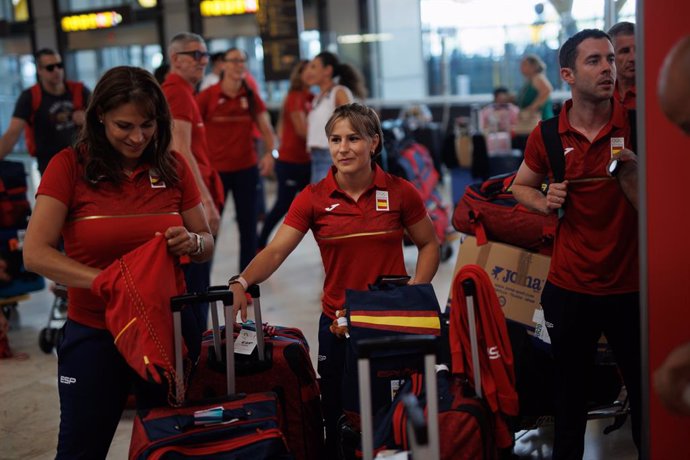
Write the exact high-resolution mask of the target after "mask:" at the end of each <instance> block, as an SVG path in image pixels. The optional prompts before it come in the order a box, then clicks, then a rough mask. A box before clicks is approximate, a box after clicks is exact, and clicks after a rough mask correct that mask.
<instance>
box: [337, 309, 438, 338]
mask: <svg viewBox="0 0 690 460" xmlns="http://www.w3.org/2000/svg"><path fill="white" fill-rule="evenodd" d="M350 324H351V325H352V327H363V328H366V329H378V330H382V331H391V332H401V333H406V334H431V335H437V336H438V335H441V321H440V319H439V317H438V313H437V312H435V311H421V310H385V311H371V310H366V311H364V310H352V311H351V312H350Z"/></svg>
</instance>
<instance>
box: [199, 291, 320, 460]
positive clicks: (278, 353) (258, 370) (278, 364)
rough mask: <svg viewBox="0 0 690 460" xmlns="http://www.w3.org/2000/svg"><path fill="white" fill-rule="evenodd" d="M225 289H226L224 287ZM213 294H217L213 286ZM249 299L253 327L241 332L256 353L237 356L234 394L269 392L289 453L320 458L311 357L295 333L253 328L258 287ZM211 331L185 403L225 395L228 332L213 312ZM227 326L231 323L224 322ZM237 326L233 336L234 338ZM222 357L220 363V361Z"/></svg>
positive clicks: (258, 320) (316, 388) (258, 306)
mask: <svg viewBox="0 0 690 460" xmlns="http://www.w3.org/2000/svg"><path fill="white" fill-rule="evenodd" d="M223 288H224V287H223ZM211 289H216V288H214V287H212V288H211ZM247 291H248V293H249V294H250V295H251V297H252V299H253V305H254V317H255V320H256V322H255V323H253V324H252V323H248V324H244V325H242V329H245V330H249V331H252V332H255V333H256V344H257V346H256V348H255V349H254V350H253V351H252V354H251V355H239V354H238V355H235V356H233V358H234V360H235V364H234V365H235V369H236V376H237V380H236V390H237V391H240V392H255V391H271V392H274V393H276V394H277V395H278V400H279V402H280V408H281V412H280V414H279V416H280V417H281V421H282V422H283V426H284V427H285V428H284V433H285V437H286V439H287V443H288V446H289V447H290V451H291V452H292V453H293V454H294V455H295V457H296V458H297V459H300V460H320V459H322V458H323V417H322V415H321V401H320V392H319V386H318V383H317V380H316V372H315V371H314V367H313V365H312V363H311V358H310V356H309V346H308V344H307V341H306V339H305V338H304V335H303V334H302V332H301V331H300V330H299V329H296V328H287V327H280V326H267V327H263V326H262V327H258V328H257V327H256V326H257V325H260V324H262V319H261V303H260V298H261V297H260V289H259V286H257V285H253V286H250V287H249V288H248V290H247ZM211 322H212V324H213V331H215V330H220V331H221V333H220V334H215V333H208V332H207V333H206V334H204V339H203V341H202V345H201V354H200V357H199V363H198V365H197V367H196V369H195V371H194V376H193V379H192V380H191V383H190V386H189V390H188V392H187V396H188V398H191V399H199V398H208V397H217V396H220V395H222V394H224V392H225V377H224V374H225V372H226V365H225V363H226V362H227V360H226V359H224V356H226V355H225V354H224V353H223V350H224V349H225V345H224V344H225V333H226V331H227V329H226V328H220V327H219V325H218V316H217V314H215V315H214V312H213V310H211ZM226 324H232V319H230V322H227V321H226ZM240 332H241V330H240V327H239V325H238V326H237V327H236V328H234V330H233V336H234V337H235V338H237V337H238V335H239V334H240ZM219 357H220V358H219Z"/></svg>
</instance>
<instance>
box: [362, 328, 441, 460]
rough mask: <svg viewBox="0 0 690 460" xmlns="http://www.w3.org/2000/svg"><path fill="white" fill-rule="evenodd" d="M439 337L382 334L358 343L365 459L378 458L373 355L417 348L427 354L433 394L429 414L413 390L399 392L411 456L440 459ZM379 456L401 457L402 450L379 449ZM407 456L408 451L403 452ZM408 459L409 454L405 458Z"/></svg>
mask: <svg viewBox="0 0 690 460" xmlns="http://www.w3.org/2000/svg"><path fill="white" fill-rule="evenodd" d="M436 348H437V343H436V337H435V336H432V335H417V336H414V335H406V336H397V337H381V338H375V339H364V340H361V341H360V342H359V343H358V344H357V356H358V359H357V367H358V383H359V393H360V409H359V410H360V414H361V422H362V450H361V453H362V458H364V460H372V459H373V458H374V429H375V427H374V419H373V406H372V394H371V357H372V354H374V352H376V351H380V350H382V349H395V350H413V351H415V352H419V351H421V352H423V353H424V380H425V382H426V394H428V395H429V396H430V398H429V401H430V403H429V405H428V411H427V412H426V414H427V417H426V420H425V417H424V412H425V411H424V410H423V409H422V408H421V407H420V405H419V404H418V401H417V398H416V397H415V395H413V394H412V393H403V392H401V394H400V395H399V397H400V399H401V400H402V403H403V406H404V410H405V413H406V414H407V420H408V421H409V423H408V424H406V425H407V430H406V434H407V435H408V436H409V439H410V443H409V444H410V447H411V456H412V459H414V460H422V459H423V460H439V459H440V456H439V452H440V447H439V446H440V441H439V419H438V397H437V385H436ZM377 450H378V453H379V457H382V458H385V457H386V454H387V453H390V454H391V455H395V458H401V457H399V456H398V455H401V454H400V453H399V452H396V453H394V452H382V451H381V449H377ZM402 455H404V454H402ZM379 457H377V458H379ZM402 458H408V457H402Z"/></svg>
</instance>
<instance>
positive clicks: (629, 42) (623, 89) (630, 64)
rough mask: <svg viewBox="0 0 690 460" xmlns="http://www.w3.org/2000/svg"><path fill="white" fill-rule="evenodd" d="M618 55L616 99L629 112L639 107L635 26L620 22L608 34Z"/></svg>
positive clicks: (630, 23)
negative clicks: (636, 78)
mask: <svg viewBox="0 0 690 460" xmlns="http://www.w3.org/2000/svg"><path fill="white" fill-rule="evenodd" d="M608 34H609V36H610V37H611V42H612V43H613V51H614V53H615V54H616V72H617V78H616V90H615V91H614V93H613V94H614V97H615V98H616V100H618V101H619V102H620V103H621V104H623V106H624V107H625V108H626V109H628V110H634V109H635V108H636V107H637V90H636V89H635V24H633V23H632V22H627V21H623V22H619V23H618V24H614V25H613V26H612V27H611V28H610V29H609V32H608Z"/></svg>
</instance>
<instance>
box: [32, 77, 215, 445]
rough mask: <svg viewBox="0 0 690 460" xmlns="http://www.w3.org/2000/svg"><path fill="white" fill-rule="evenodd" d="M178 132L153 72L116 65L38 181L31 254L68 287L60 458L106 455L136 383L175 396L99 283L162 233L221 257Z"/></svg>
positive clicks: (149, 395) (139, 388)
mask: <svg viewBox="0 0 690 460" xmlns="http://www.w3.org/2000/svg"><path fill="white" fill-rule="evenodd" d="M170 139H171V116H170V111H169V109H168V104H167V102H166V100H165V96H164V95H163V91H162V90H161V88H160V86H159V85H158V83H157V82H156V80H155V79H154V77H153V76H152V75H151V74H150V73H148V72H147V71H145V70H143V69H139V68H136V67H115V68H113V69H111V70H109V71H108V72H106V73H105V74H104V75H103V77H102V78H101V79H100V81H99V82H98V84H97V85H96V88H95V90H94V92H93V95H92V97H91V102H90V104H89V106H88V108H87V110H86V122H85V125H84V128H83V130H82V132H81V134H80V136H79V139H78V140H77V142H76V144H75V147H73V148H72V147H69V148H66V149H64V150H62V151H61V152H60V153H58V154H57V155H56V156H55V157H54V158H53V159H52V160H51V162H50V164H49V165H48V168H47V169H46V172H45V174H44V175H43V179H42V180H41V184H40V186H39V188H38V192H37V194H36V207H35V209H34V212H33V215H32V216H31V221H30V222H29V228H28V229H27V233H26V239H25V242H24V263H25V265H26V267H27V269H29V270H31V271H32V272H36V273H40V274H42V275H44V276H46V277H48V278H50V279H52V280H53V281H56V282H58V283H62V284H65V285H67V286H68V292H69V308H68V311H67V321H66V323H65V326H64V328H63V338H62V340H61V341H60V343H58V346H57V352H58V375H59V384H58V390H59V394H60V435H59V439H58V447H57V458H58V459H73V458H94V459H96V458H106V455H107V453H108V448H109V447H110V443H111V441H112V437H113V434H114V433H115V429H116V428H117V424H118V422H119V420H120V416H121V415H122V411H123V409H124V406H125V401H126V399H127V395H128V394H129V391H130V388H131V386H132V384H134V387H135V393H136V394H137V405H139V406H142V407H146V406H150V405H154V404H157V403H159V402H161V401H166V397H167V386H163V385H152V384H148V383H147V382H145V381H144V380H143V379H142V378H141V377H138V376H137V375H136V374H135V373H134V372H133V371H132V369H130V368H129V366H128V365H127V363H126V362H125V360H124V358H123V357H122V356H121V355H120V354H119V353H118V350H117V349H116V347H115V344H114V341H113V336H112V335H111V333H110V332H109V331H108V330H107V329H106V324H105V308H106V306H105V302H104V300H103V299H101V298H100V297H98V296H97V295H95V294H94V293H93V292H92V291H91V290H90V289H91V288H92V284H93V281H94V279H95V278H96V277H97V275H98V274H99V273H100V272H101V270H103V269H104V268H106V267H107V266H109V265H110V264H111V263H112V262H114V261H115V260H117V259H118V258H119V257H122V256H123V255H125V254H126V253H128V252H130V251H132V250H133V249H135V248H137V247H139V246H141V245H143V244H144V243H146V242H148V241H150V240H151V239H153V238H154V236H155V235H156V233H160V234H163V235H164V237H165V238H166V239H167V244H168V251H169V252H170V253H171V254H173V255H175V256H189V257H190V258H191V259H192V261H194V262H203V261H206V260H208V259H209V258H210V257H211V255H212V253H213V237H212V236H211V234H210V230H209V226H208V223H207V222H206V218H205V215H204V211H203V209H202V206H201V197H200V194H199V189H198V188H197V186H196V183H195V182H194V178H193V176H192V173H191V171H190V169H189V167H188V166H187V162H186V161H185V160H184V158H183V157H182V156H181V155H179V154H177V153H174V152H171V151H170V150H169V148H170V147H169V146H170ZM61 235H62V237H63V241H64V247H65V253H64V254H63V253H62V252H60V251H58V249H57V246H58V243H59V241H60V236H61ZM152 269H154V267H152ZM164 282H166V280H161V283H164ZM172 282H174V280H173V281H172Z"/></svg>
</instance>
